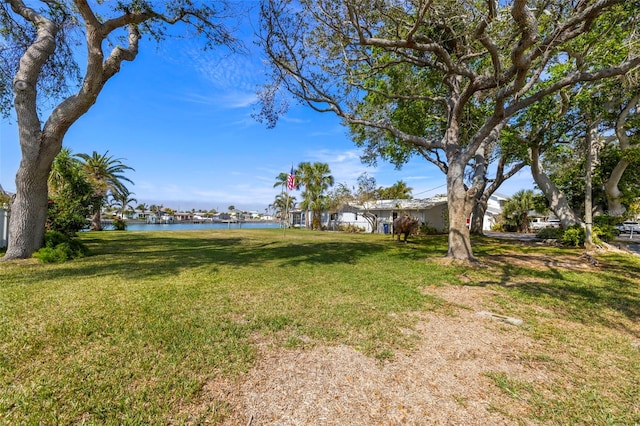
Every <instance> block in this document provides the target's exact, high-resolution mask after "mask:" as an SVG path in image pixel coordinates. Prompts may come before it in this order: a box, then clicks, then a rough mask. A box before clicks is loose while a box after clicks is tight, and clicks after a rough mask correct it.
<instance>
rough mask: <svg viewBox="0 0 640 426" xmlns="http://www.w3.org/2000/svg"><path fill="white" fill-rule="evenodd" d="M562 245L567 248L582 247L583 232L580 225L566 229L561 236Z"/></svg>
mask: <svg viewBox="0 0 640 426" xmlns="http://www.w3.org/2000/svg"><path fill="white" fill-rule="evenodd" d="M561 239H562V243H563V244H564V245H567V246H573V247H578V246H582V245H584V239H585V232H584V228H583V227H582V226H580V225H574V226H572V227H570V228H567V229H566V230H565V231H564V233H563V234H562V238H561Z"/></svg>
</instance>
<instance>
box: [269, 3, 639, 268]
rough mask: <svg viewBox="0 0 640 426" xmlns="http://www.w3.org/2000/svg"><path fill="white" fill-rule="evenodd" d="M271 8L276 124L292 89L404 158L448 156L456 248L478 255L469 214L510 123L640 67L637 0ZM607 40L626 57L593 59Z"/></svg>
mask: <svg viewBox="0 0 640 426" xmlns="http://www.w3.org/2000/svg"><path fill="white" fill-rule="evenodd" d="M261 4H262V9H261V10H262V14H261V17H262V20H261V39H262V44H263V46H264V48H265V49H266V51H267V54H268V55H269V60H270V63H271V65H272V83H271V84H270V85H269V86H268V87H266V88H265V90H264V92H263V96H262V100H263V111H267V112H268V113H265V114H264V115H263V116H264V118H265V119H266V120H268V123H269V125H275V121H276V120H277V117H278V114H279V113H280V112H281V111H282V104H280V103H279V99H281V98H279V97H278V93H281V92H279V89H281V90H282V92H287V93H288V94H289V96H291V95H292V96H293V97H294V98H296V99H297V100H299V101H302V102H303V103H305V104H306V105H308V106H309V107H311V108H313V109H314V110H316V111H319V112H332V113H335V114H337V115H338V116H340V117H341V118H342V119H343V120H344V121H345V123H346V124H348V125H349V126H350V128H351V130H352V134H353V136H354V140H355V141H356V142H357V143H358V144H360V145H361V146H363V147H365V152H367V153H368V154H370V155H372V156H374V157H381V158H385V159H390V160H391V161H392V162H394V163H396V164H402V163H403V162H404V161H406V160H407V159H408V158H409V157H410V156H411V155H423V156H425V157H426V158H429V159H430V160H431V161H432V162H434V163H436V164H441V166H440V167H441V168H442V167H444V166H445V165H446V174H447V196H448V206H449V223H450V230H449V251H448V254H447V256H449V257H452V258H455V259H460V260H473V254H472V249H471V243H470V238H469V230H468V228H467V226H466V221H467V219H468V218H469V216H470V214H471V211H472V209H473V206H474V205H475V204H476V203H477V200H478V197H479V194H480V193H482V192H483V191H484V190H485V188H486V186H487V183H488V177H487V174H486V170H485V169H486V167H485V164H487V161H486V160H487V155H488V154H490V153H492V152H495V150H493V149H489V148H490V147H491V146H496V147H498V150H499V152H500V150H502V149H503V148H502V147H503V146H502V145H501V141H502V138H501V136H502V131H503V129H504V128H505V126H507V124H508V123H509V122H510V120H512V119H514V118H515V117H516V116H517V115H518V114H520V113H522V112H524V111H527V110H528V109H529V108H533V107H535V106H536V105H537V104H538V103H539V102H543V101H544V100H546V99H547V98H549V97H551V96H553V95H554V94H556V93H560V92H561V91H563V90H565V89H569V88H573V87H576V86H579V85H581V84H587V83H589V82H596V81H600V80H603V79H608V78H612V77H614V76H618V75H623V74H625V73H629V72H631V71H633V70H635V69H636V68H637V67H638V65H640V56H639V55H638V40H637V37H638V35H637V19H638V18H637V13H636V10H637V8H638V2H637V1H632V2H629V1H622V0H598V1H587V2H585V1H564V0H563V1H560V0H551V1H549V0H544V1H542V0H539V1H524V0H515V1H512V2H497V3H496V2H492V1H489V2H480V1H474V2H468V1H449V0H430V1H427V0H414V1H357V2H356V1H351V0H342V1H336V0H302V1H296V2H293V1H288V0H263V1H262V3H261ZM613 23H615V24H613ZM612 25H615V26H616V30H615V31H613V30H612ZM612 37H614V38H615V39H616V40H618V41H622V42H621V43H617V44H616V43H610V42H609V41H610V40H611V38H612ZM605 49H613V50H614V51H615V52H616V54H614V55H607V58H608V59H607V60H596V59H594V58H595V57H601V56H602V52H603V50H605ZM585 64H587V65H588V66H585Z"/></svg>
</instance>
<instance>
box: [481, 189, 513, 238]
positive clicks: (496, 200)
mask: <svg viewBox="0 0 640 426" xmlns="http://www.w3.org/2000/svg"><path fill="white" fill-rule="evenodd" d="M508 199H509V197H507V196H505V195H501V194H497V193H493V195H491V196H490V197H489V201H487V211H486V212H485V213H484V221H483V222H482V230H483V231H491V229H492V228H493V225H495V224H496V223H497V222H498V216H499V215H501V214H502V206H503V205H504V203H505V202H507V200H508Z"/></svg>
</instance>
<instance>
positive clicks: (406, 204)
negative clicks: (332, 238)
mask: <svg viewBox="0 0 640 426" xmlns="http://www.w3.org/2000/svg"><path fill="white" fill-rule="evenodd" d="M404 214H408V215H409V216H411V217H413V218H416V219H418V221H419V222H420V224H422V225H428V226H429V227H431V228H434V229H435V230H436V231H438V232H445V231H446V230H447V229H448V225H447V223H448V216H447V199H446V198H444V197H434V198H428V199H413V200H375V201H371V202H367V203H364V204H362V205H357V204H346V205H344V206H343V207H342V208H340V209H339V210H338V211H336V212H333V213H329V212H323V214H322V217H321V223H322V226H323V228H326V229H330V230H339V229H340V228H341V227H345V226H355V227H358V228H361V229H363V230H364V232H376V233H385V232H387V233H388V232H391V224H392V223H393V220H394V219H395V218H397V217H398V216H401V215H404ZM306 216H307V215H306V212H305V211H303V210H300V209H294V210H292V211H291V212H289V219H290V221H291V222H290V223H291V224H292V226H294V227H304V226H305V223H306V222H305V221H306Z"/></svg>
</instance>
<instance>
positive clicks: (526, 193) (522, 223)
mask: <svg viewBox="0 0 640 426" xmlns="http://www.w3.org/2000/svg"><path fill="white" fill-rule="evenodd" d="M534 209H535V203H534V197H533V191H532V190H530V189H526V190H524V189H523V190H522V191H518V192H516V193H515V194H513V196H512V197H511V198H510V199H509V200H508V201H507V202H506V203H505V204H504V207H503V208H502V215H503V216H504V218H505V221H506V222H507V223H508V224H510V225H513V226H515V228H516V230H517V231H518V232H529V212H530V211H531V210H534Z"/></svg>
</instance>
